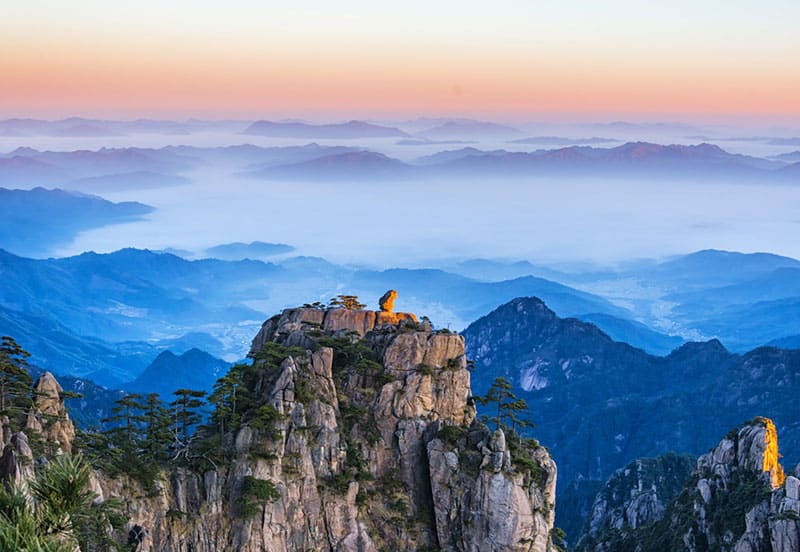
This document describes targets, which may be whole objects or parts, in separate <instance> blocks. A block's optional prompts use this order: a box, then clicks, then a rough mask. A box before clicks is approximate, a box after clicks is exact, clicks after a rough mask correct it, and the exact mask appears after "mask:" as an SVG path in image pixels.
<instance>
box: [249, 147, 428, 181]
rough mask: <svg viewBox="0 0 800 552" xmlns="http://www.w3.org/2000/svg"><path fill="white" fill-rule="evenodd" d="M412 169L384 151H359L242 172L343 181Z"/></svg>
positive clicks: (407, 172) (256, 175) (399, 175)
mask: <svg viewBox="0 0 800 552" xmlns="http://www.w3.org/2000/svg"><path fill="white" fill-rule="evenodd" d="M412 171H413V168H412V167H411V166H409V165H407V164H405V163H403V162H402V161H398V160H397V159H392V158H390V157H387V156H386V155H384V154H382V153H375V152H371V151H356V152H348V153H339V154H335V155H326V156H323V157H318V158H316V159H311V160H309V161H301V162H299V163H291V164H288V165H279V166H275V167H268V168H263V169H258V170H253V171H246V172H244V173H242V174H243V175H245V176H248V177H251V178H263V179H279V180H306V181H309V180H328V181H341V180H372V179H393V178H402V177H404V176H408V175H410V174H411V173H412Z"/></svg>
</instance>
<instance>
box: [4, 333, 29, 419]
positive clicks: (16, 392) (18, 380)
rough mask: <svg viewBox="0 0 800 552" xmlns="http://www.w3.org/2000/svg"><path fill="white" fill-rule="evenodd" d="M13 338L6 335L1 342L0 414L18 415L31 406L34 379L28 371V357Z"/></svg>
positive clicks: (26, 352)
mask: <svg viewBox="0 0 800 552" xmlns="http://www.w3.org/2000/svg"><path fill="white" fill-rule="evenodd" d="M29 356H30V353H28V351H26V350H24V349H23V348H22V347H20V345H19V344H18V343H17V342H16V341H14V339H13V338H11V337H9V336H7V335H4V336H3V337H2V342H0V415H4V416H16V415H20V414H23V413H25V412H27V411H28V409H29V408H30V406H31V403H32V401H31V387H32V385H33V380H32V379H31V376H30V374H29V373H28V369H27V368H28V360H27V359H28V357H29Z"/></svg>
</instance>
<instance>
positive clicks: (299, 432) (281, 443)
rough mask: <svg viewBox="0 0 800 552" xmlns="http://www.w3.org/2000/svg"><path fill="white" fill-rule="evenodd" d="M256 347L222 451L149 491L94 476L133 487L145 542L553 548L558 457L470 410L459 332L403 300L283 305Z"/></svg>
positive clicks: (346, 551) (121, 493)
mask: <svg viewBox="0 0 800 552" xmlns="http://www.w3.org/2000/svg"><path fill="white" fill-rule="evenodd" d="M251 356H253V358H254V362H253V366H252V367H249V368H247V369H246V371H245V373H244V376H243V377H244V378H245V380H244V381H245V382H246V385H247V392H248V397H249V399H248V400H250V401H251V403H252V404H251V410H250V411H248V412H243V413H241V416H242V419H243V420H244V421H243V422H242V423H241V424H240V426H238V427H237V428H236V430H235V431H233V432H231V433H230V434H225V435H222V436H221V437H220V438H221V439H222V442H223V448H225V453H226V454H227V459H226V460H225V461H224V462H216V463H215V464H214V465H213V466H212V465H206V467H205V468H203V469H199V470H197V469H196V470H194V471H192V470H189V469H176V470H172V472H170V473H169V474H168V475H167V476H166V477H165V479H164V480H163V481H160V482H158V483H157V485H156V492H155V493H150V495H149V496H148V495H147V493H145V492H143V490H142V489H141V487H140V486H137V484H136V483H135V482H133V481H131V480H129V479H126V478H116V479H115V478H109V477H105V476H102V475H98V477H97V478H96V481H95V482H94V484H95V487H96V490H97V492H98V494H101V495H102V497H103V498H108V497H112V496H116V497H121V498H123V499H124V500H125V501H126V503H127V513H128V515H129V516H130V525H129V530H130V531H131V533H130V534H131V538H134V539H135V540H137V542H139V543H140V544H139V548H138V550H140V551H156V550H158V551H165V552H189V551H192V552H211V551H216V550H232V551H238V552H256V551H275V552H278V551H284V550H286V551H306V550H314V551H318V550H329V551H342V552H356V551H358V552H372V551H375V552H377V551H381V550H396V549H404V550H409V551H423V550H447V551H469V552H479V551H485V550H486V551H488V550H491V551H497V552H501V551H515V552H517V551H518V552H523V551H525V552H527V551H537V552H544V551H548V550H551V548H552V545H551V540H550V532H551V530H552V528H553V512H554V502H555V481H556V468H555V464H554V463H553V461H552V459H551V458H550V455H549V454H548V452H547V451H546V449H544V448H543V447H539V446H538V445H536V446H533V445H530V444H528V445H525V444H520V443H519V442H518V441H519V439H518V438H517V440H516V441H513V443H512V442H507V437H506V435H504V434H503V432H502V431H495V432H491V431H490V430H489V429H487V428H486V427H485V426H484V425H483V424H481V423H480V422H478V421H477V420H476V419H475V408H474V406H473V403H472V399H471V390H470V373H469V371H468V370H467V362H466V357H465V355H464V341H463V338H462V337H461V336H459V335H457V334H453V333H451V332H449V331H446V330H444V331H433V330H432V329H431V328H430V325H429V324H417V323H416V318H415V317H414V316H413V315H411V314H404V313H392V312H374V311H363V310H348V309H328V310H321V309H316V308H299V309H288V310H286V311H284V312H283V313H282V314H280V315H278V316H275V317H273V318H270V319H269V320H267V321H266V322H265V323H264V325H263V326H262V328H261V330H260V331H259V332H258V335H257V336H256V337H255V339H254V340H253V346H252V349H251ZM278 359H279V360H278ZM240 394H241V396H244V393H243V392H240ZM265 416H268V418H269V421H268V422H265V421H264V419H265ZM512 445H513V446H512ZM256 487H259V488H262V489H270V488H272V489H274V491H275V496H274V497H272V498H271V499H269V500H266V499H262V498H263V497H261V498H258V497H256V498H253V497H254V496H255V495H253V494H251V492H252V490H253V488H256ZM136 489H139V490H138V491H137V490H136ZM266 494H269V493H266ZM266 494H265V496H266Z"/></svg>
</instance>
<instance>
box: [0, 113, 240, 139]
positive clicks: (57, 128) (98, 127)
mask: <svg viewBox="0 0 800 552" xmlns="http://www.w3.org/2000/svg"><path fill="white" fill-rule="evenodd" d="M246 124H247V123H246V122H244V121H225V120H219V121H202V120H198V119H189V120H186V121H167V120H156V119H136V120H132V121H112V120H105V119H87V118H83V117H70V118H67V119H60V120H55V121H45V120H42V119H5V120H0V136H20V137H23V136H58V137H90V138H93V137H113V136H125V135H128V134H163V135H168V136H184V135H187V134H191V133H192V132H203V131H209V130H215V131H228V132H237V131H240V130H241V129H242V128H244V127H245V126H246Z"/></svg>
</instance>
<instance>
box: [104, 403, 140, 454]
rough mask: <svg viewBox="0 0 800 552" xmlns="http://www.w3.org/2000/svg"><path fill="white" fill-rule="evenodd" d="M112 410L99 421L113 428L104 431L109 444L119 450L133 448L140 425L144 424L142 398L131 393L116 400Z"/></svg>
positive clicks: (137, 437)
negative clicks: (109, 440)
mask: <svg viewBox="0 0 800 552" xmlns="http://www.w3.org/2000/svg"><path fill="white" fill-rule="evenodd" d="M114 404H115V406H114V408H112V409H111V416H109V417H108V418H105V419H103V420H101V421H102V422H103V423H107V424H112V425H113V427H111V429H108V430H106V431H105V434H106V435H107V436H108V437H109V438H110V439H111V442H112V443H113V444H114V445H116V446H118V447H120V448H130V449H133V448H135V445H136V441H138V439H139V433H140V429H141V426H142V424H143V423H144V422H145V417H144V410H145V408H146V407H145V404H144V403H142V396H141V395H140V394H138V393H131V394H129V395H125V396H124V397H122V398H121V399H118V400H117V401H116V402H115V403H114Z"/></svg>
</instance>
